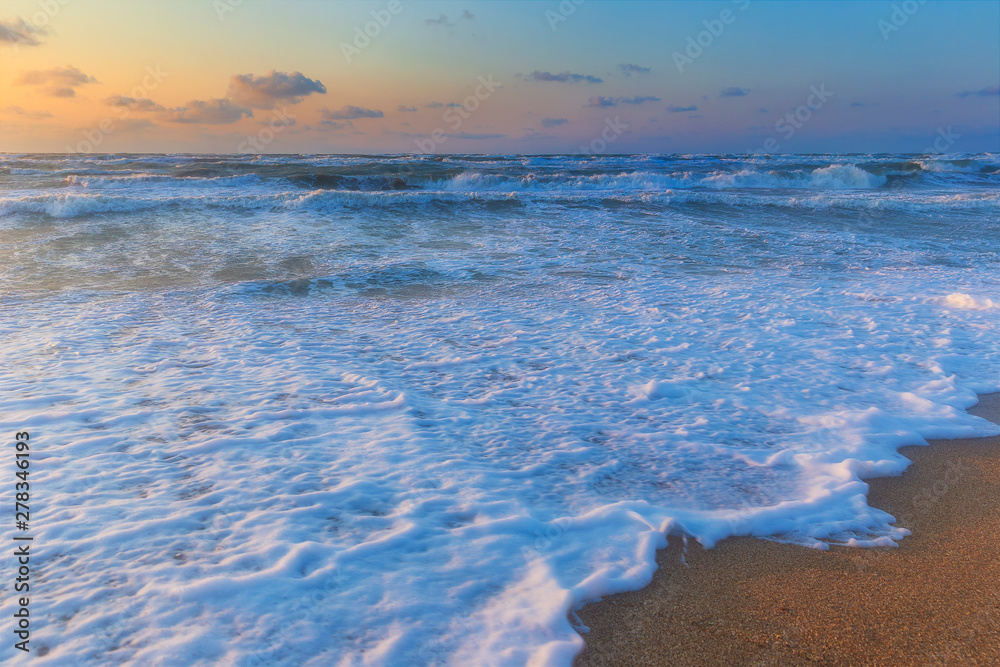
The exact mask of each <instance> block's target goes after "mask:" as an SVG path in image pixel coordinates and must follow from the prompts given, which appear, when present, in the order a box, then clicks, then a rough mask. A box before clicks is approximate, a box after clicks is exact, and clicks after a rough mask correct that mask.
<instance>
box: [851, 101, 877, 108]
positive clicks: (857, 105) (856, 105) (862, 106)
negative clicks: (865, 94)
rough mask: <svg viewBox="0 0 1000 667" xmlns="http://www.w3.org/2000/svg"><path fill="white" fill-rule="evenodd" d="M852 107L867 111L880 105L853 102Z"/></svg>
mask: <svg viewBox="0 0 1000 667" xmlns="http://www.w3.org/2000/svg"><path fill="white" fill-rule="evenodd" d="M851 106H852V107H854V108H855V109H867V108H869V107H877V106H878V104H876V103H874V102H851Z"/></svg>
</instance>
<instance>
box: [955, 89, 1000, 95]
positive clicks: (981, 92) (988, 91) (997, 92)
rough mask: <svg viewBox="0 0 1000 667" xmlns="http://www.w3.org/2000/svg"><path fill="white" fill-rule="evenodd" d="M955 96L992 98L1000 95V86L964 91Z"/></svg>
mask: <svg viewBox="0 0 1000 667" xmlns="http://www.w3.org/2000/svg"><path fill="white" fill-rule="evenodd" d="M955 95H956V96H957V97H992V96H994V95H1000V86H987V87H986V88H980V89H979V90H963V91H962V92H960V93H955Z"/></svg>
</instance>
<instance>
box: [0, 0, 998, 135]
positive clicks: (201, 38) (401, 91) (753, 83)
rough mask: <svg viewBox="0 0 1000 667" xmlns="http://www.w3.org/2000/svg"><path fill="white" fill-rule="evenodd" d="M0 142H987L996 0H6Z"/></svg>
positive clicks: (0, 45) (992, 123) (1, 20)
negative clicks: (517, 0)
mask: <svg viewBox="0 0 1000 667" xmlns="http://www.w3.org/2000/svg"><path fill="white" fill-rule="evenodd" d="M0 151H3V152H15V153H20V152H209V153H441V154H444V153H577V152H608V153H644V152H649V153H754V152H758V153H759V152H768V153H810V152H982V151H1000V0H980V1H971V2H962V1H944V0H927V1H921V0H905V1H899V0H896V1H893V2H881V1H878V0H867V1H863V2H862V1H859V2H848V1H843V0H840V1H830V2H824V1H806V0H797V1H785V2H764V1H760V0H733V1H720V2H652V1H647V2H627V1H622V0H606V1H602V0H562V1H559V0H537V1H527V2H514V1H490V2H487V1H479V2H477V1H464V2H431V1H427V2H423V1H419V0H379V1H375V2H344V1H337V2H331V1H321V0H286V1H285V2H277V1H270V0H4V3H3V5H2V6H0Z"/></svg>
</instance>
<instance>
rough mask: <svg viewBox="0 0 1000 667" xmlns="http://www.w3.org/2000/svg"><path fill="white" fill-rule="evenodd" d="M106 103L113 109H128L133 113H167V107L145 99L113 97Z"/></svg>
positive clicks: (122, 96)
mask: <svg viewBox="0 0 1000 667" xmlns="http://www.w3.org/2000/svg"><path fill="white" fill-rule="evenodd" d="M104 103H105V104H107V105H108V106H112V107H128V108H129V109H132V110H133V111H166V110H167V109H166V107H164V106H163V105H162V104H157V103H156V102H154V101H153V100H151V99H148V98H145V97H126V96H125V95H112V96H111V97H109V98H107V99H106V100H104Z"/></svg>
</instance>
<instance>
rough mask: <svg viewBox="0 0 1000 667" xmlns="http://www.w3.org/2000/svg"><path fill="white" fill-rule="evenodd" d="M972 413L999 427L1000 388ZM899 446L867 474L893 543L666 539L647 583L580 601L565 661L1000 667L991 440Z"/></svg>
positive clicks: (998, 549) (999, 568)
mask: <svg viewBox="0 0 1000 667" xmlns="http://www.w3.org/2000/svg"><path fill="white" fill-rule="evenodd" d="M970 412H972V413H973V414H976V415H978V416H981V417H984V418H987V419H990V420H992V421H994V422H998V423H1000V394H990V395H987V396H981V397H980V403H979V404H978V405H977V406H975V407H974V408H972V409H971V410H970ZM902 451H903V453H904V454H905V455H906V456H907V457H908V458H910V459H911V460H912V461H913V462H914V463H913V465H912V466H910V468H909V469H907V471H906V472H905V473H904V474H903V475H902V476H901V477H889V478H878V479H872V480H869V485H870V493H869V501H870V504H871V505H873V506H875V507H878V508H881V509H884V510H886V511H888V512H890V513H892V514H893V515H894V516H896V517H897V519H899V524H900V525H903V526H905V527H906V528H909V529H910V530H911V531H912V535H911V536H909V537H907V538H905V539H904V540H903V541H902V542H901V545H900V546H899V547H896V548H890V547H885V548H874V549H859V548H844V547H833V548H831V549H830V550H829V551H817V550H812V549H807V548H803V547H800V546H794V545H789V544H780V543H777V542H772V541H768V540H762V539H756V538H733V539H728V540H725V541H723V542H721V543H719V544H718V545H716V547H715V548H713V549H709V550H706V549H703V548H701V546H700V545H698V544H697V543H694V542H691V543H689V544H688V545H687V549H686V553H685V550H684V545H683V544H682V543H681V540H680V539H671V540H670V546H669V547H668V548H667V549H664V550H663V551H661V552H660V553H659V556H658V559H657V560H658V564H659V570H658V571H657V573H656V574H655V575H654V578H653V582H652V583H651V584H650V585H649V586H647V587H646V588H644V589H642V590H640V591H637V592H633V593H624V594H621V595H615V596H610V597H607V598H605V599H604V600H602V601H600V602H597V603H593V604H590V605H588V606H587V607H585V608H584V609H582V610H580V612H579V616H580V618H581V619H582V620H583V622H584V623H585V624H586V625H587V626H588V627H589V628H590V632H589V633H587V634H586V635H585V640H586V644H587V646H586V648H585V649H584V651H583V652H582V653H581V654H580V655H579V656H578V658H577V660H576V663H575V664H576V665H579V666H581V667H582V666H585V665H666V664H681V665H797V664H807V663H808V664H814V663H819V664H831V665H876V664H877V665H959V664H961V665H996V664H1000V545H998V543H997V535H998V534H1000V511H998V510H1000V437H991V438H977V439H968V440H939V441H932V442H931V446H930V447H907V448H904V449H903V450H902ZM685 563H686V565H685Z"/></svg>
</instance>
